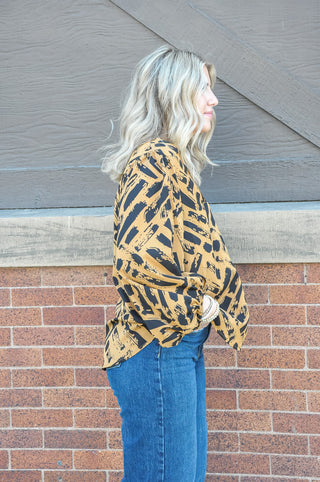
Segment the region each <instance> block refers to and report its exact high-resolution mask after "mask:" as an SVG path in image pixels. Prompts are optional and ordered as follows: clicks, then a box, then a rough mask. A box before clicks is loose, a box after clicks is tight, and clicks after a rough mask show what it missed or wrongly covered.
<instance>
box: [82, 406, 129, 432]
mask: <svg viewBox="0 0 320 482" xmlns="http://www.w3.org/2000/svg"><path fill="white" fill-rule="evenodd" d="M74 420H75V427H78V428H86V427H87V428H119V427H120V426H121V417H120V410H119V409H115V408H109V409H99V408H97V409H95V410H90V409H75V413H74Z"/></svg>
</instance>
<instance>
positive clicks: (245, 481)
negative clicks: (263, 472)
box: [241, 476, 309, 482]
mask: <svg viewBox="0 0 320 482" xmlns="http://www.w3.org/2000/svg"><path fill="white" fill-rule="evenodd" d="M264 481H265V482H289V479H287V478H282V477H271V478H270V477H261V476H258V477H254V476H252V477H251V476H246V477H243V476H242V477H241V482H264ZM290 482H309V479H301V478H300V477H299V479H294V478H292V477H290Z"/></svg>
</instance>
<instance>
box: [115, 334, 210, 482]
mask: <svg viewBox="0 0 320 482" xmlns="http://www.w3.org/2000/svg"><path fill="white" fill-rule="evenodd" d="M209 332H210V325H209V326H208V327H206V328H203V329H202V330H199V331H195V332H193V333H190V334H188V335H185V336H184V337H183V339H182V340H181V341H180V343H179V344H178V345H176V346H174V347H170V348H163V347H161V346H160V345H159V343H158V342H157V340H154V341H152V342H151V343H150V344H149V345H147V346H146V347H145V348H143V349H142V350H141V351H140V352H139V353H137V354H136V355H134V356H133V357H132V358H129V359H128V360H126V361H125V362H123V363H121V364H120V365H117V366H115V367H112V368H108V369H107V374H108V378H109V382H110V386H111V388H112V389H113V391H114V394H115V396H116V397H117V399H118V403H119V405H120V409H121V417H122V428H121V431H122V441H123V458H124V478H123V479H122V480H123V481H124V482H203V481H204V480H205V474H206V464H207V423H206V398H205V396H206V395H205V368H204V359H203V352H202V347H203V343H204V342H205V340H206V339H207V338H208V336H209Z"/></svg>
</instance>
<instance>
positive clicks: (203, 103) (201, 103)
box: [197, 95, 206, 112]
mask: <svg viewBox="0 0 320 482" xmlns="http://www.w3.org/2000/svg"><path fill="white" fill-rule="evenodd" d="M197 104H198V108H199V110H200V112H203V111H204V108H205V106H206V101H205V98H204V96H203V95H200V97H199V99H198V102H197Z"/></svg>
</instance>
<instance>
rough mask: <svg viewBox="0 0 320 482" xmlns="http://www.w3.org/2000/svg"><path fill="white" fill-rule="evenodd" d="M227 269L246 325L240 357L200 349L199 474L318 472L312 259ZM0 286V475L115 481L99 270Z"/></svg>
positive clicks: (104, 274) (319, 376)
mask: <svg viewBox="0 0 320 482" xmlns="http://www.w3.org/2000/svg"><path fill="white" fill-rule="evenodd" d="M238 268H239V271H240V274H241V276H242V279H243V281H244V283H245V285H246V296H247V300H248V302H249V304H250V305H251V306H250V307H251V310H250V311H251V326H250V330H249V333H248V337H247V340H246V344H245V347H244V348H243V350H242V351H241V353H240V354H239V353H236V352H235V351H234V350H232V349H231V348H229V347H227V346H225V345H224V344H223V342H222V340H220V339H219V337H218V336H217V335H216V334H215V333H213V332H212V334H211V335H210V339H209V340H208V342H207V345H206V348H205V352H206V353H205V354H206V364H207V401H208V426H209V453H208V476H207V481H223V482H231V481H232V482H233V481H238V482H254V481H264V480H265V481H268V482H270V481H278V482H280V481H288V480H291V481H295V480H296V481H298V480H300V481H301V480H303V481H310V482H311V481H315V480H320V370H319V367H320V351H319V349H318V346H319V344H320V328H319V321H320V264H312V265H302V264H297V265H292V264H288V265H240V266H238ZM0 286H1V289H0V306H1V308H0V345H1V349H0V387H1V388H0V480H1V481H4V482H7V481H10V482H11V481H19V482H20V481H23V482H24V481H26V482H31V481H32V482H35V481H45V482H61V481H62V482H71V481H72V482H76V481H94V482H102V481H109V482H116V481H119V480H120V479H121V467H122V454H121V437H120V431H119V427H120V415H119V409H118V407H117V402H116V400H115V398H114V397H113V394H112V392H111V389H110V388H109V387H108V382H107V377H106V374H105V372H103V371H102V370H101V369H100V366H101V363H102V343H103V339H104V324H105V320H106V318H107V317H109V316H110V315H112V313H113V305H114V303H115V301H116V299H117V293H116V290H115V288H114V286H113V285H112V278H111V268H110V267H107V268H103V267H79V268H74V267H73V268H41V269H40V268H21V269H10V268H3V269H0ZM177 482H178V481H177Z"/></svg>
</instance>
